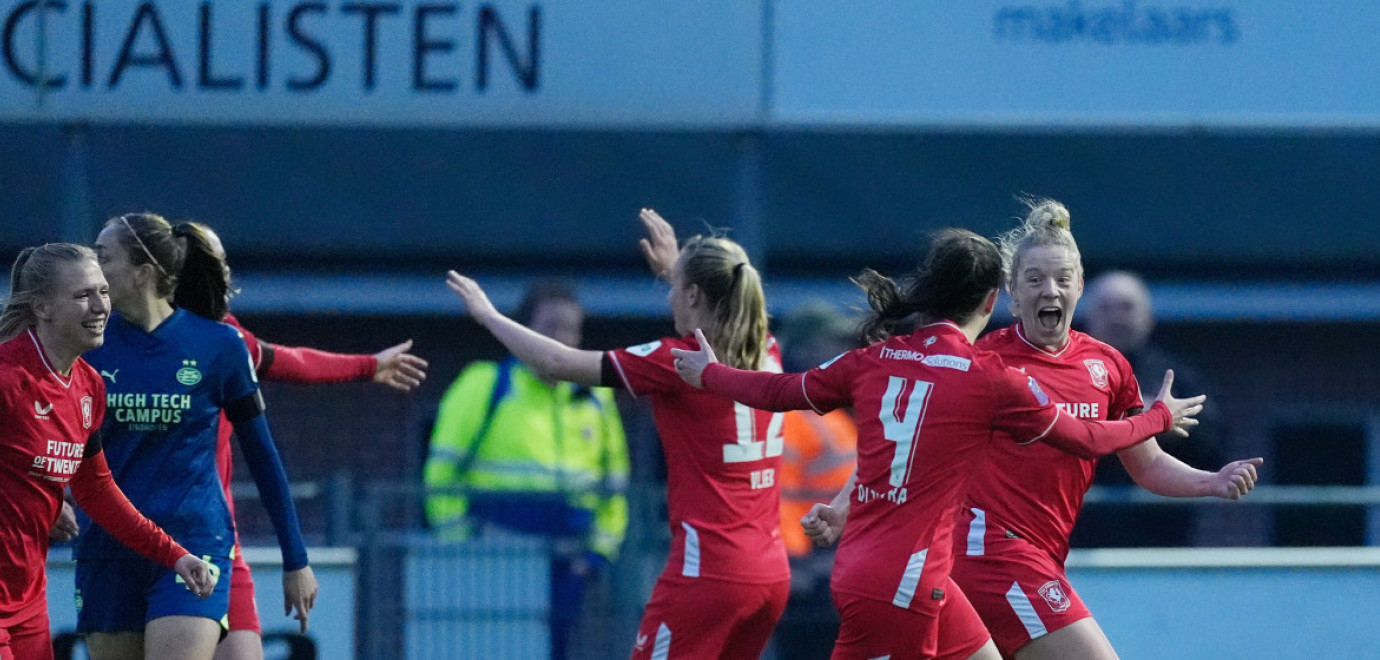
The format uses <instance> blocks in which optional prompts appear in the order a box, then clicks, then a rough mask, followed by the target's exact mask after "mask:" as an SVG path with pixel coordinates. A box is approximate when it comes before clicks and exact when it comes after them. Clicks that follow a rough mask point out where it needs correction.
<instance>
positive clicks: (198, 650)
mask: <svg viewBox="0 0 1380 660" xmlns="http://www.w3.org/2000/svg"><path fill="white" fill-rule="evenodd" d="M218 641H220V624H219V623H216V622H215V621H213V620H211V619H208V618H206V617H201V616H163V617H158V618H157V619H154V620H152V621H150V622H148V625H146V626H144V654H145V657H146V658H147V659H148V660H158V659H161V658H179V659H182V658H185V659H186V660H198V659H200V658H204V659H205V660H211V657H212V656H214V655H215V654H216V642H218Z"/></svg>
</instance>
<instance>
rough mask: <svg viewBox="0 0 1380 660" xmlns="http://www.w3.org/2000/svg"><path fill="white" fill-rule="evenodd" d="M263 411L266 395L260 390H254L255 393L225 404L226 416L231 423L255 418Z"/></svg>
mask: <svg viewBox="0 0 1380 660" xmlns="http://www.w3.org/2000/svg"><path fill="white" fill-rule="evenodd" d="M263 413H264V395H263V393H262V392H260V391H259V390H254V393H253V394H249V395H246V396H242V397H240V398H238V399H235V400H234V401H231V402H230V403H228V404H226V406H225V417H226V418H227V419H229V420H230V423H231V424H239V423H240V422H243V421H247V420H251V419H254V418H255V417H258V416H259V415H262V414H263Z"/></svg>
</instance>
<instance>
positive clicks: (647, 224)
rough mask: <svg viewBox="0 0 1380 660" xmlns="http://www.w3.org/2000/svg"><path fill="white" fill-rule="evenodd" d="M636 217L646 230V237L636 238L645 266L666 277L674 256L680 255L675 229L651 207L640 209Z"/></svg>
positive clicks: (655, 273)
mask: <svg viewBox="0 0 1380 660" xmlns="http://www.w3.org/2000/svg"><path fill="white" fill-rule="evenodd" d="M637 219H638V220H641V221H642V227H643V228H644V229H646V230H647V237H646V238H642V239H638V241H637V247H638V248H639V249H641V250H642V256H643V257H646V258H647V266H648V267H649V268H651V269H652V274H653V275H656V276H657V277H660V278H661V279H663V280H664V279H667V278H668V277H669V276H670V273H671V267H672V266H674V265H676V258H677V257H679V256H680V248H679V247H677V245H676V230H675V229H674V228H672V227H671V223H669V222H666V219H665V218H663V217H661V216H660V215H658V214H657V212H656V211H653V210H651V209H642V211H641V212H640V213H638V215H637Z"/></svg>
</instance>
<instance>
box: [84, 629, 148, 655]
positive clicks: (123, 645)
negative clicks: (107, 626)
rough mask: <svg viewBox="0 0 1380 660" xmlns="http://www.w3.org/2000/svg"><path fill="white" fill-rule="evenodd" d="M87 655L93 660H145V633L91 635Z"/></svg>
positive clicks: (87, 640) (88, 636)
mask: <svg viewBox="0 0 1380 660" xmlns="http://www.w3.org/2000/svg"><path fill="white" fill-rule="evenodd" d="M86 653H87V654H88V655H90V656H91V660H144V633H136V632H129V633H89V634H87V636H86Z"/></svg>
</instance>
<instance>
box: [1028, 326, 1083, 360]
mask: <svg viewBox="0 0 1380 660" xmlns="http://www.w3.org/2000/svg"><path fill="white" fill-rule="evenodd" d="M1016 336H1017V337H1020V339H1021V341H1023V342H1025V345H1026V346H1029V347H1031V348H1033V349H1035V350H1037V351H1039V352H1041V353H1044V354H1045V355H1048V356H1050V357H1059V356H1060V355H1063V354H1064V352H1065V351H1067V350H1069V347H1071V346H1073V333H1072V332H1069V340H1068V341H1066V342H1064V347H1063V348H1061V349H1059V350H1057V351H1051V350H1049V349H1047V348H1044V347H1041V346H1036V345H1035V344H1034V343H1032V342H1031V341H1030V340H1029V339H1026V338H1025V325H1024V324H1022V323H1021V322H1020V321H1017V322H1016Z"/></svg>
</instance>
